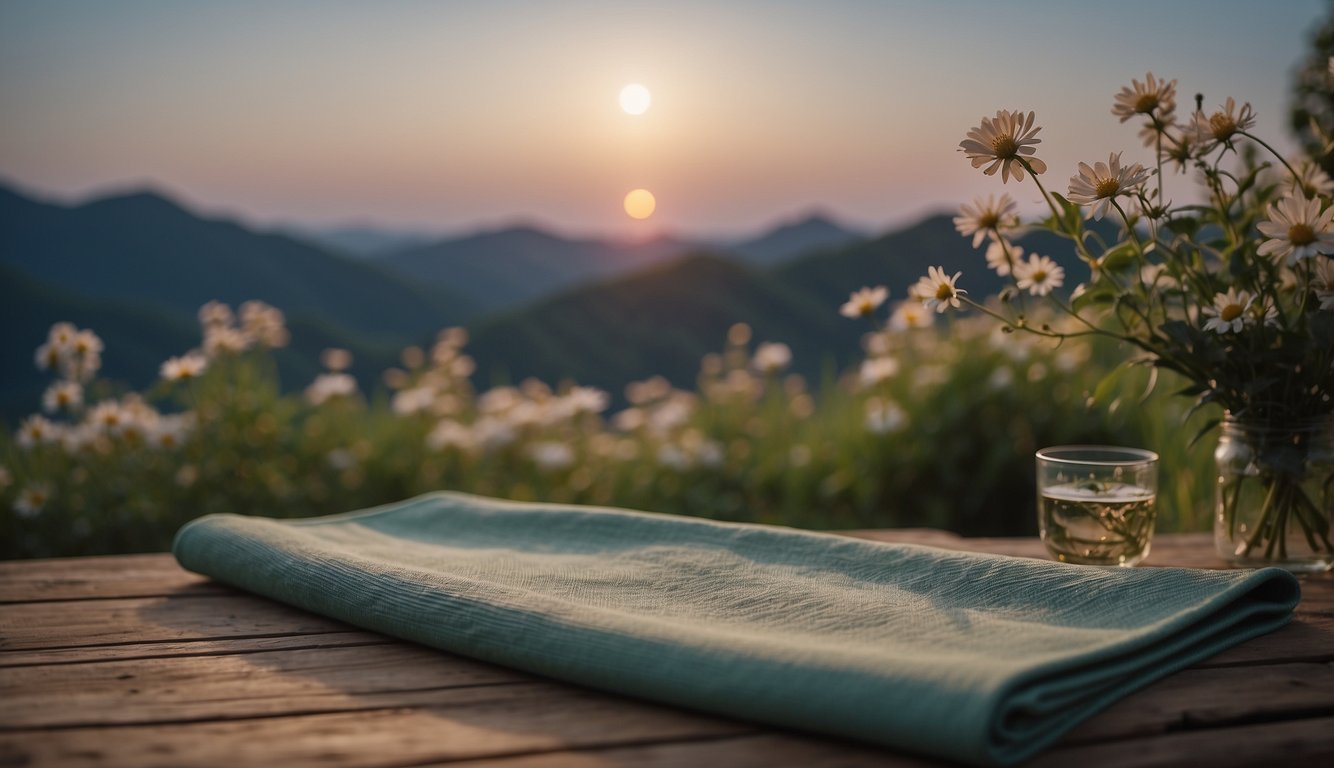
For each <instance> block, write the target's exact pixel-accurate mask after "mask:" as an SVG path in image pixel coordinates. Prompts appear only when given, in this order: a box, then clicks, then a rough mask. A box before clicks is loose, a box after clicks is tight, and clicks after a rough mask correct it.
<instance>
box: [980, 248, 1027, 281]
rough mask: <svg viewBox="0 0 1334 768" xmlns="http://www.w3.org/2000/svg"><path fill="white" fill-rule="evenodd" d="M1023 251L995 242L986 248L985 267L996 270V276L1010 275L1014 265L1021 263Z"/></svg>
mask: <svg viewBox="0 0 1334 768" xmlns="http://www.w3.org/2000/svg"><path fill="white" fill-rule="evenodd" d="M1023 258H1024V251H1023V249H1022V248H1020V247H1018V246H1016V245H1012V244H1010V243H1007V242H1005V241H1004V240H997V241H995V242H993V243H992V244H991V245H989V246H987V266H988V267H991V268H992V269H994V270H996V274H998V275H1000V276H1001V277H1006V276H1007V275H1009V274H1010V271H1011V270H1012V269H1013V267H1014V265H1016V264H1018V263H1020V262H1021V261H1023Z"/></svg>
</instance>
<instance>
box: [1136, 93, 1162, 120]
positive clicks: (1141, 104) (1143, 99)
mask: <svg viewBox="0 0 1334 768" xmlns="http://www.w3.org/2000/svg"><path fill="white" fill-rule="evenodd" d="M1157 108H1158V94H1156V93H1145V94H1142V95H1141V96H1140V97H1139V100H1138V101H1136V102H1135V111H1136V112H1140V113H1143V114H1146V115H1147V114H1151V113H1152V112H1153V111H1154V110H1155V109H1157Z"/></svg>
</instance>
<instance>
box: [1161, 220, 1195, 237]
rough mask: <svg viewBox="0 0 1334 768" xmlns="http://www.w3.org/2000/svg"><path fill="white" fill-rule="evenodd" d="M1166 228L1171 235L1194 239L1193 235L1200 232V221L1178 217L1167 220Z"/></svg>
mask: <svg viewBox="0 0 1334 768" xmlns="http://www.w3.org/2000/svg"><path fill="white" fill-rule="evenodd" d="M1167 228H1168V229H1169V230H1171V231H1172V233H1173V234H1177V235H1184V236H1186V237H1189V238H1194V237H1195V233H1196V232H1199V231H1200V220H1199V219H1197V218H1195V217H1194V216H1179V217H1176V218H1171V219H1168V220H1167Z"/></svg>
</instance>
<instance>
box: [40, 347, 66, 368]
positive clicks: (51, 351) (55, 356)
mask: <svg viewBox="0 0 1334 768" xmlns="http://www.w3.org/2000/svg"><path fill="white" fill-rule="evenodd" d="M63 355H64V350H62V349H61V348H60V347H58V346H56V345H55V344H52V343H50V342H47V343H45V344H43V345H42V346H40V347H38V348H37V354H35V355H33V362H34V363H36V364H37V370H39V371H49V370H51V369H53V368H56V367H58V366H59V365H60V361H61V358H62V357H63Z"/></svg>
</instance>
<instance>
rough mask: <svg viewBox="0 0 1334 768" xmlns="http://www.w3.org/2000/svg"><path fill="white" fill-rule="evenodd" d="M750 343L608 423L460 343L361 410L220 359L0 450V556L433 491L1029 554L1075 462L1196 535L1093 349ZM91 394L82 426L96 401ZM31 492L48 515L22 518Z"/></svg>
mask: <svg viewBox="0 0 1334 768" xmlns="http://www.w3.org/2000/svg"><path fill="white" fill-rule="evenodd" d="M749 336H750V332H749V329H748V328H745V327H742V326H738V327H735V328H733V329H732V331H731V332H730V341H729V343H728V345H727V346H726V348H725V349H724V350H723V351H722V352H721V353H720V354H717V355H710V356H708V357H707V358H706V359H705V360H704V362H703V363H702V365H701V368H700V373H699V377H698V380H697V386H696V388H695V391H693V392H687V391H684V390H680V389H676V388H673V387H671V386H670V385H669V384H667V382H666V381H665V380H661V379H653V380H649V381H645V382H639V383H637V384H634V385H632V386H631V387H630V388H629V389H628V390H627V393H626V397H627V399H628V400H629V401H630V403H631V405H630V407H629V408H627V409H625V410H623V411H621V412H619V413H616V414H614V415H612V416H611V417H610V418H604V417H603V416H602V415H600V414H599V411H600V410H601V409H602V408H603V407H604V406H605V405H606V403H607V398H606V396H605V395H604V394H600V393H597V392H594V391H591V390H588V389H585V388H573V387H568V386H567V387H565V388H563V389H561V390H556V391H553V390H552V389H550V388H549V387H547V386H545V385H543V384H540V383H538V382H536V381H527V382H525V383H523V384H522V385H521V386H520V387H517V388H516V387H500V388H495V389H491V390H488V391H486V392H482V393H480V394H474V393H473V391H472V390H471V387H470V385H469V383H468V375H469V374H470V373H471V367H472V364H471V361H470V360H469V359H468V358H467V357H466V356H465V355H464V354H463V352H462V350H461V346H462V339H461V334H460V333H458V332H453V333H451V334H448V335H445V336H442V339H441V341H440V342H439V343H438V344H437V345H436V348H435V349H433V350H431V351H430V354H424V353H422V352H420V351H416V352H409V353H405V355H404V357H405V367H404V368H403V369H399V370H396V371H394V372H391V374H390V375H387V378H388V380H389V381H390V382H391V383H392V384H393V385H394V387H395V390H396V391H394V392H392V393H391V392H385V391H381V392H379V393H377V394H375V395H374V396H373V397H372V398H370V399H369V400H368V399H366V398H364V397H363V396H361V395H359V394H355V393H350V394H329V393H330V392H332V391H333V390H332V389H330V388H325V389H321V387H322V386H323V385H322V384H321V383H320V381H318V380H317V382H316V383H315V384H313V385H312V387H311V388H310V389H309V390H308V391H307V396H306V397H301V396H296V395H283V394H281V392H280V389H279V387H278V383H277V382H278V375H277V367H276V364H275V357H274V355H273V354H272V353H271V352H268V351H263V350H259V349H254V348H252V349H251V350H249V351H246V352H244V353H241V354H227V353H215V354H214V355H213V356H212V357H211V358H210V360H209V363H208V368H207V370H206V371H205V372H204V374H203V376H202V377H200V378H197V379H192V380H186V381H181V382H178V383H175V384H168V383H165V382H163V383H159V384H157V385H155V386H154V387H153V388H151V389H150V390H148V391H146V392H144V393H142V399H143V402H142V403H141V402H140V401H139V399H138V398H137V397H135V396H128V397H122V398H121V399H119V400H117V401H115V404H116V406H117V407H118V408H119V409H120V413H121V414H122V418H123V419H128V421H124V420H123V421H121V422H120V426H119V427H117V428H114V429H113V428H110V427H98V428H94V429H92V430H91V431H89V430H85V431H83V432H82V433H80V434H79V435H77V436H76V435H74V432H75V431H76V427H75V424H76V423H77V422H78V421H79V420H80V417H78V416H77V415H76V417H73V418H69V419H68V420H67V421H68V424H67V426H65V427H62V428H61V429H62V430H64V431H65V433H66V434H65V435H64V437H63V438H62V437H60V436H54V437H52V436H48V438H46V439H44V440H41V441H37V442H36V444H34V445H31V446H28V447H24V446H21V445H20V444H19V442H18V440H17V439H15V438H12V437H10V436H8V435H5V436H0V467H3V468H4V470H5V471H4V473H3V478H4V482H0V485H3V486H4V487H0V542H2V543H0V556H3V557H30V556H50V555H76V554H96V553H110V552H130V551H146V550H160V549H163V548H165V547H166V546H167V545H168V544H169V542H170V539H171V536H172V535H173V533H174V532H175V530H176V529H177V528H178V527H179V526H180V525H181V524H183V523H184V522H186V521H188V520H190V519H193V518H194V517H197V516H199V515H202V514H208V513H214V512H237V513H241V514H253V515H266V516H277V517H302V516H310V515H323V514H330V513H334V512H340V511H345V510H350V509H357V508H363V507H367V506H373V505H376V504H380V503H386V502H390V501H394V500H397V499H401V498H404V497H407V496H411V495H414V494H418V493H422V492H425V491H429V490H434V489H442V488H448V489H455V490H463V491H470V492H475V493H480V494H487V495H495V496H502V497H507V498H514V499H538V500H544V501H553V502H577V503H591V504H611V505H620V506H627V507H632V508H640V509H649V510H655V511H660V512H669V513H679V514H690V515H702V516H708V517H714V518H720V519H729V520H746V521H757V522H765V523H779V524H787V525H795V526H801V527H808V528H833V529H837V528H856V527H894V526H933V527H942V528H949V529H954V530H957V531H961V532H964V533H969V534H992V535H1003V534H1031V533H1033V531H1034V530H1035V506H1034V496H1033V482H1034V478H1033V465H1032V455H1033V451H1034V450H1036V449H1037V448H1039V447H1042V446H1044V445H1051V444H1061V443H1076V442H1110V443H1120V444H1136V445H1145V446H1148V447H1151V448H1153V449H1155V450H1158V451H1159V452H1160V453H1161V454H1163V465H1164V472H1165V478H1172V481H1171V482H1165V483H1164V484H1163V485H1164V490H1163V498H1162V505H1161V517H1160V525H1161V527H1163V528H1166V529H1181V528H1198V527H1200V526H1201V525H1202V524H1203V523H1204V522H1205V520H1206V519H1207V508H1208V504H1209V498H1208V495H1207V494H1208V493H1209V492H1210V483H1209V480H1211V479H1212V478H1211V475H1210V474H1209V472H1208V471H1207V470H1202V469H1201V467H1202V466H1205V467H1207V459H1208V456H1207V455H1206V454H1207V451H1196V452H1195V453H1194V454H1189V455H1188V454H1186V453H1185V449H1184V446H1183V445H1182V441H1181V438H1180V428H1181V427H1180V425H1181V419H1182V418H1183V415H1184V408H1179V407H1177V406H1178V404H1179V403H1178V402H1177V401H1175V400H1168V398H1167V397H1166V396H1164V395H1154V396H1153V397H1151V398H1150V399H1149V400H1147V401H1144V402H1141V401H1140V400H1139V395H1140V394H1141V393H1142V390H1143V388H1144V382H1143V380H1142V379H1136V378H1135V377H1134V375H1133V374H1128V375H1127V377H1126V379H1125V380H1124V381H1122V382H1121V383H1120V385H1119V389H1118V390H1117V391H1118V392H1120V393H1121V395H1122V402H1123V403H1126V404H1133V406H1132V405H1123V406H1122V407H1120V408H1118V409H1112V411H1111V416H1110V417H1109V416H1108V415H1107V414H1108V409H1103V408H1090V407H1088V406H1087V405H1086V401H1087V399H1088V397H1089V395H1090V393H1091V392H1092V390H1093V389H1094V388H1095V387H1096V386H1097V382H1098V381H1099V380H1100V379H1101V378H1102V377H1103V374H1104V373H1105V372H1106V371H1107V370H1109V367H1110V364H1111V362H1112V361H1113V360H1114V359H1115V358H1114V356H1113V355H1111V354H1109V352H1108V350H1105V349H1101V350H1100V349H1094V348H1090V347H1088V346H1085V345H1083V344H1081V343H1077V342H1067V343H1065V344H1064V345H1061V346H1056V345H1053V344H1051V343H1049V342H1045V341H1042V342H1034V341H1033V340H1031V339H1029V340H1025V339H1022V338H1020V337H1017V336H1014V335H1001V334H997V333H992V332H990V331H989V330H988V329H987V328H986V327H985V324H984V323H982V322H979V321H977V320H967V321H960V322H956V323H954V324H952V326H951V327H950V328H949V329H919V330H915V331H908V332H899V333H895V334H886V333H880V334H876V335H874V336H873V337H871V338H870V346H871V348H873V349H874V350H875V354H874V356H873V360H883V359H892V360H893V361H894V362H895V365H894V366H891V367H890V368H884V367H880V368H876V367H875V366H874V365H872V364H871V363H867V364H866V366H865V367H864V368H862V369H856V368H854V369H852V370H850V371H848V372H847V373H845V374H844V375H843V376H842V377H839V378H833V377H831V378H829V380H827V381H825V382H824V383H823V385H822V386H821V387H820V388H819V390H818V393H817V392H815V391H812V390H811V389H810V388H808V386H807V384H806V382H805V381H803V380H802V379H801V377H798V376H794V375H792V374H785V373H782V372H779V371H777V370H769V371H767V372H766V371H765V370H761V366H757V361H756V358H755V357H754V356H753V354H752V349H751V344H750V340H749ZM108 354H109V355H114V349H108ZM774 367H777V366H774ZM326 383H327V382H326ZM1171 388H1176V387H1171ZM87 392H88V393H89V394H88V407H89V408H90V409H94V408H97V407H98V406H97V405H95V402H96V400H97V399H98V398H101V397H108V396H109V394H110V393H107V392H99V391H98V385H97V384H96V383H90V384H89V387H88V390H87ZM316 401H318V402H316ZM150 405H151V406H154V407H155V410H154V408H150ZM159 412H160V413H162V414H168V413H171V412H182V413H188V414H192V416H191V418H192V420H193V427H192V429H191V430H190V431H189V432H188V433H186V434H185V435H184V436H183V439H181V440H180V441H179V443H177V444H174V445H162V444H161V443H162V441H161V440H160V439H159V437H158V433H157V432H155V431H154V429H153V428H152V426H151V425H152V424H153V423H154V422H155V420H165V419H168V418H171V417H170V416H158V415H155V414H158V413H159ZM134 414H141V416H135V415H134ZM134 419H140V422H139V428H138V429H135V428H130V427H127V426H126V424H128V423H133V420H134ZM1202 461H1203V462H1206V463H1205V464H1203V465H1202V464H1201V462H1202ZM34 488H36V489H38V490H42V491H45V497H46V498H45V499H44V505H43V506H42V508H41V509H40V510H38V511H35V512H33V511H26V512H23V513H21V512H20V507H21V506H22V505H21V503H20V502H21V501H22V499H23V498H24V495H25V494H26V493H28V492H29V491H31V490H32V489H34Z"/></svg>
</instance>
